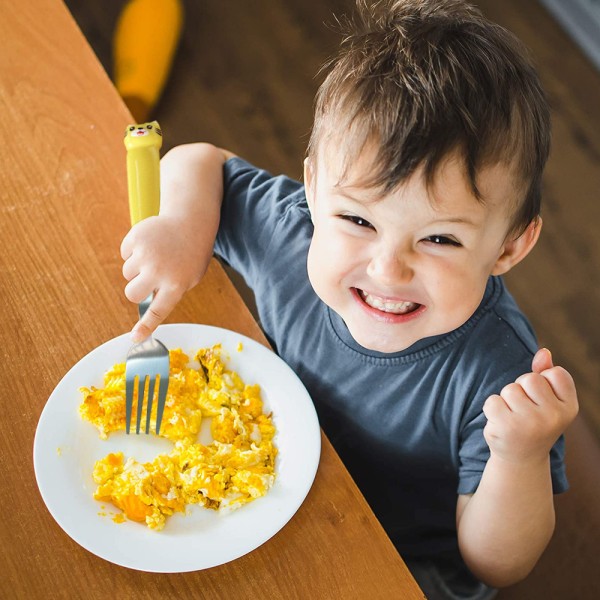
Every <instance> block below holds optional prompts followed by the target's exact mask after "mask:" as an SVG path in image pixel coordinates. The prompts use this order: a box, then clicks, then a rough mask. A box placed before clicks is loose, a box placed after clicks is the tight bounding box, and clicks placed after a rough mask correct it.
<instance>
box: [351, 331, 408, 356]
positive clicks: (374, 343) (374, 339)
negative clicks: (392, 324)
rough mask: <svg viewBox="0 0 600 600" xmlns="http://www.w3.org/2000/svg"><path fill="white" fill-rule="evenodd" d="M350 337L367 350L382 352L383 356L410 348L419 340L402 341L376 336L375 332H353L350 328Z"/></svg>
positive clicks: (395, 338)
mask: <svg viewBox="0 0 600 600" xmlns="http://www.w3.org/2000/svg"><path fill="white" fill-rule="evenodd" d="M349 331H350V335H351V336H352V337H353V338H354V341H355V342H356V343H357V344H359V345H360V346H362V347H363V348H364V349H365V350H370V351H371V352H381V353H382V354H393V353H395V352H402V351H403V350H406V349H407V348H410V347H411V346H412V345H413V344H414V343H415V342H416V341H417V340H400V339H398V338H397V337H389V338H388V337H385V336H378V335H374V332H369V333H365V332H360V331H353V330H352V328H349Z"/></svg>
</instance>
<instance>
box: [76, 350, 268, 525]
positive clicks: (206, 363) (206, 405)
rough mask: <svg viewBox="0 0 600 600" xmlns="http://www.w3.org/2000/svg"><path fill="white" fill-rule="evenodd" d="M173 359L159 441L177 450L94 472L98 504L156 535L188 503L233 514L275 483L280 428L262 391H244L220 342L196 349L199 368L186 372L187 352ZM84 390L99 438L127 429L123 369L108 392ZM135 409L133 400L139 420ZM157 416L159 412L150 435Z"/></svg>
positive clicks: (106, 464) (84, 410)
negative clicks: (205, 422) (205, 427)
mask: <svg viewBox="0 0 600 600" xmlns="http://www.w3.org/2000/svg"><path fill="white" fill-rule="evenodd" d="M169 354H170V361H171V369H170V375H169V390H168V393H167V400H166V403H165V409H164V413H163V421H162V424H161V433H160V435H161V437H166V438H168V439H169V440H171V441H172V442H174V448H173V450H172V451H171V452H170V453H169V454H159V455H158V456H157V457H156V458H155V459H154V460H153V461H152V462H147V463H140V462H138V461H136V460H135V458H133V457H128V458H126V457H125V456H124V455H123V453H122V452H118V453H111V454H108V455H107V456H106V457H104V458H103V459H101V460H99V461H97V462H96V465H95V467H94V473H93V477H94V481H95V482H96V484H97V485H98V487H97V488H96V491H95V493H94V498H95V499H96V500H98V501H100V502H110V503H112V504H113V505H114V506H116V507H118V508H119V509H121V510H122V511H123V513H124V514H125V516H126V517H127V518H129V519H131V520H133V521H138V522H140V523H145V524H146V525H147V526H148V527H150V528H152V529H156V530H160V529H162V528H163V527H164V525H165V521H166V518H167V517H168V516H169V515H172V514H173V513H175V512H185V509H186V505H188V504H200V505H202V506H204V507H206V508H211V509H225V508H227V509H232V508H237V507H239V506H241V505H243V504H246V503H247V502H251V501H252V500H254V499H256V498H260V497H261V496H264V495H265V494H266V493H267V491H268V490H269V488H270V487H271V486H272V485H273V482H274V480H275V457H276V455H277V448H276V447H275V445H274V444H273V437H274V435H275V427H274V425H273V421H272V419H271V415H266V414H264V413H263V405H262V400H261V398H260V387H259V386H258V385H246V384H245V383H244V382H243V381H242V380H241V378H240V377H239V375H238V374H237V373H235V372H234V371H230V370H228V369H227V368H226V367H225V364H224V363H223V361H222V359H221V346H220V344H217V345H216V346H213V347H212V348H203V349H201V350H199V351H198V353H197V354H196V357H195V358H196V360H197V361H198V362H199V364H200V366H199V367H198V368H194V367H188V366H187V365H188V363H189V358H188V356H187V355H186V354H185V353H184V352H182V351H181V350H171V351H169ZM81 392H82V393H83V395H84V400H83V403H82V404H81V405H80V407H79V413H80V415H81V417H82V418H83V419H85V420H86V421H89V422H91V423H92V424H93V425H95V426H96V427H97V429H98V431H99V433H100V437H101V438H103V439H106V438H107V437H108V436H109V435H110V433H111V432H113V431H124V430H125V364H117V365H115V366H114V367H112V368H111V369H110V370H109V371H107V372H106V374H105V376H104V387H103V388H101V389H98V388H94V387H92V388H81ZM136 410H137V398H136V394H134V406H133V415H134V417H133V418H134V419H135V415H136ZM155 417H156V415H155V407H153V411H152V414H151V424H152V425H151V427H152V430H154V429H155ZM204 417H207V418H208V417H210V418H212V421H211V425H210V429H211V433H212V437H213V441H212V442H211V443H210V444H208V445H203V444H200V443H198V442H197V437H198V432H199V431H200V424H201V422H202V419H203V418H204ZM142 424H145V415H143V418H142ZM120 520H122V519H117V521H120Z"/></svg>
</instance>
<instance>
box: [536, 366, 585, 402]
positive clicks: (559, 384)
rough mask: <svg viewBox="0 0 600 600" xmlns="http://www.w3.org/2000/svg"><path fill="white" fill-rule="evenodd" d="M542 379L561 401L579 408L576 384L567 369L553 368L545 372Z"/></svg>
mask: <svg viewBox="0 0 600 600" xmlns="http://www.w3.org/2000/svg"><path fill="white" fill-rule="evenodd" d="M542 377H543V378H544V379H545V380H546V381H547V382H548V383H549V384H550V387H551V388H552V391H553V392H554V394H555V395H556V397H557V398H558V399H559V400H561V401H562V402H566V403H569V404H572V405H573V406H574V407H577V390H576V388H575V382H574V381H573V377H571V374H570V373H569V372H568V371H567V370H566V369H563V368H562V367H553V368H552V369H547V370H546V371H544V372H543V373H542Z"/></svg>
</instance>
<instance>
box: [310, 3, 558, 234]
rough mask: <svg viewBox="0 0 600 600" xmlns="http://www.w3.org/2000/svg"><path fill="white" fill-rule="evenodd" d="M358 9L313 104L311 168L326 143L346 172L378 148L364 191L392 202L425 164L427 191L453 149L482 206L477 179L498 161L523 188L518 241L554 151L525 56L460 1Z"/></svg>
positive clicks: (515, 226)
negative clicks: (392, 194)
mask: <svg viewBox="0 0 600 600" xmlns="http://www.w3.org/2000/svg"><path fill="white" fill-rule="evenodd" d="M357 6H358V15H357V16H358V19H356V20H355V22H350V21H349V22H348V23H347V24H346V25H347V29H348V32H347V33H346V35H345V38H344V39H343V42H342V46H341V49H340V52H339V54H338V55H337V56H336V57H335V58H334V59H333V60H332V61H330V63H329V64H328V65H327V66H329V67H330V69H331V70H330V72H329V74H328V75H327V77H326V79H325V81H324V82H323V84H322V85H321V87H320V88H319V91H318V94H317V97H316V103H315V120H314V125H313V130H312V134H311V138H310V142H309V146H308V158H309V161H313V160H314V158H315V156H316V154H317V152H318V150H319V147H320V146H321V144H322V142H326V143H329V142H331V141H333V142H334V144H336V146H337V147H338V148H340V149H341V150H342V153H343V154H344V156H345V158H344V165H342V166H343V169H344V171H343V173H345V172H346V170H347V169H348V168H349V167H350V165H351V164H352V163H353V162H354V161H355V160H356V159H357V157H358V155H359V154H360V153H361V151H362V150H363V148H364V147H365V144H367V143H372V142H374V143H375V147H376V148H377V151H376V156H375V159H374V165H373V169H372V176H371V177H370V178H369V181H368V182H364V183H366V185H369V186H372V187H375V188H381V189H383V190H384V191H385V192H389V191H391V190H393V189H394V188H395V187H396V186H397V185H399V184H400V183H401V182H403V181H404V180H405V179H406V178H408V177H409V176H410V175H412V174H413V173H414V172H415V170H416V169H417V168H418V167H420V166H421V165H422V166H423V167H424V173H425V177H426V181H427V182H428V184H429V183H431V182H432V181H433V178H434V175H435V172H436V168H437V167H438V166H439V165H440V163H441V161H442V160H443V159H445V158H446V157H447V156H449V155H450V154H451V153H452V152H454V151H456V150H458V151H459V152H460V153H461V155H462V157H463V159H464V164H465V169H466V173H467V175H468V179H469V182H470V185H471V187H472V190H473V192H474V194H475V196H476V197H477V198H479V199H480V200H483V199H482V198H481V194H480V193H479V190H478V189H477V182H476V179H477V172H478V170H479V169H481V168H482V167H483V166H486V165H491V164H495V163H504V164H506V165H508V166H510V167H511V169H512V173H514V175H515V177H516V179H515V184H516V185H515V188H516V189H518V190H519V201H518V205H517V206H514V207H511V208H512V209H513V215H514V216H513V219H512V223H511V232H512V233H514V234H520V233H521V232H522V231H524V230H525V228H526V227H527V225H528V224H529V223H530V222H531V221H532V220H534V219H536V218H537V216H538V215H539V211H540V198H541V178H542V172H543V169H544V166H545V163H546V160H547V158H548V154H549V149H550V115H549V110H548V104H547V101H546V98H545V95H544V92H543V90H542V88H541V85H540V82H539V79H538V76H537V73H536V71H535V69H534V67H533V66H532V64H531V62H530V60H529V59H528V56H527V52H526V49H525V48H524V46H523V45H522V44H521V43H520V42H519V41H518V40H517V38H516V37H515V36H514V35H512V34H511V33H509V32H508V31H507V30H505V29H503V28H502V27H500V26H498V25H495V24H493V23H491V22H489V21H487V20H486V19H485V18H484V17H483V16H482V15H481V13H480V12H479V11H478V10H477V9H475V8H474V7H472V6H471V5H469V4H467V3H465V2H463V1H461V0H384V1H378V2H375V3H369V2H368V0H357ZM342 178H343V176H342Z"/></svg>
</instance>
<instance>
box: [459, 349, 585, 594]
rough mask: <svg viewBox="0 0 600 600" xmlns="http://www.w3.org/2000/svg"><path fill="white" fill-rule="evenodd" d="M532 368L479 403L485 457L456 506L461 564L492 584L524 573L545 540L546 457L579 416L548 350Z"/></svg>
mask: <svg viewBox="0 0 600 600" xmlns="http://www.w3.org/2000/svg"><path fill="white" fill-rule="evenodd" d="M532 370H533V372H532V373H527V374H525V375H522V376H521V377H519V378H518V379H517V380H516V382H515V383H513V384H510V385H508V386H506V387H505V388H504V389H503V390H502V392H501V394H500V395H499V396H490V398H488V400H487V401H486V403H485V406H484V409H483V410H484V413H485V415H486V417H487V419H488V422H487V424H486V427H485V429H484V435H485V439H486V441H487V443H488V445H489V447H490V458H489V460H488V462H487V465H486V467H485V469H484V471H483V475H482V478H481V482H480V483H479V486H478V488H477V491H476V492H475V493H474V494H472V495H470V496H459V499H458V504H457V528H458V542H459V547H460V551H461V554H462V556H463V559H464V560H465V562H466V564H467V566H468V567H469V569H470V570H471V571H472V572H473V574H474V575H475V576H476V577H478V578H479V579H481V580H482V581H483V582H484V583H487V584H488V585H490V586H493V587H504V586H507V585H511V584H513V583H516V582H517V581H519V580H521V579H523V578H524V577H525V576H527V575H528V574H529V572H530V571H531V569H533V567H534V566H535V564H536V562H537V561H538V559H539V557H540V556H541V554H542V552H543V551H544V549H545V548H546V546H547V544H548V542H549V541H550V538H551V537H552V533H553V531H554V501H553V494H552V480H551V476H550V458H549V453H550V449H551V447H552V445H553V444H554V443H555V442H556V440H557V439H558V438H559V436H560V435H561V434H562V433H563V432H564V430H565V429H566V427H567V426H568V425H569V423H571V421H572V420H573V419H574V418H575V416H576V414H577V411H578V405H577V393H576V391H575V384H574V383H573V379H572V378H571V376H570V375H569V373H568V372H567V371H565V370H564V369H562V368H561V367H554V366H553V365H552V358H551V355H550V352H549V351H548V350H540V351H538V353H537V354H536V355H535V357H534V359H533V366H532Z"/></svg>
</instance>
